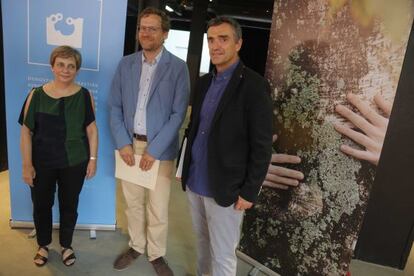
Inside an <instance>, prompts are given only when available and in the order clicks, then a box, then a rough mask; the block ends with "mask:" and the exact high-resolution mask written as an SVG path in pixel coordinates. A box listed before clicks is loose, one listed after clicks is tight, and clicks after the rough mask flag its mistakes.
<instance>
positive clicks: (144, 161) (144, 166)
mask: <svg viewBox="0 0 414 276" xmlns="http://www.w3.org/2000/svg"><path fill="white" fill-rule="evenodd" d="M154 162H155V158H154V157H152V156H151V155H150V154H149V153H148V152H144V154H143V155H142V157H141V160H140V162H139V167H140V169H141V170H143V171H148V170H150V169H151V168H152V165H153V164H154Z"/></svg>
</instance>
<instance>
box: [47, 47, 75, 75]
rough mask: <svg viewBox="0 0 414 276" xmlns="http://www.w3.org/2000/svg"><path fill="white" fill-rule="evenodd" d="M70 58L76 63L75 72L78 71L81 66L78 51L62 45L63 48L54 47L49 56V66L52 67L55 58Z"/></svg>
mask: <svg viewBox="0 0 414 276" xmlns="http://www.w3.org/2000/svg"><path fill="white" fill-rule="evenodd" d="M58 57H60V58H71V57H73V59H74V60H75V63H76V70H79V68H80V67H81V65H82V56H81V54H80V53H79V51H78V50H76V49H74V48H72V47H70V46H67V45H63V46H59V47H56V48H55V49H53V51H52V53H51V54H50V65H51V66H53V65H54V64H55V60H56V58H58Z"/></svg>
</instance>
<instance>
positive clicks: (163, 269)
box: [150, 257, 174, 276]
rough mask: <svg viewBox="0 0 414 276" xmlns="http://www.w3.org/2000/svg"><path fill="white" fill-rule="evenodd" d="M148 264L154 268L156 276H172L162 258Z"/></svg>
mask: <svg viewBox="0 0 414 276" xmlns="http://www.w3.org/2000/svg"><path fill="white" fill-rule="evenodd" d="M150 263H151V264H152V266H153V267H154V269H155V272H157V275H158V276H174V273H173V272H172V270H171V268H170V267H169V266H168V264H167V262H166V261H165V260H164V258H163V257H159V258H157V259H155V260H153V261H151V262H150Z"/></svg>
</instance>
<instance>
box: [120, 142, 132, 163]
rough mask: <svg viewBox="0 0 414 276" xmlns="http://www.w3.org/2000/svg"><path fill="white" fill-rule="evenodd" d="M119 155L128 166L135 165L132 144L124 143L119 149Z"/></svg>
mask: <svg viewBox="0 0 414 276" xmlns="http://www.w3.org/2000/svg"><path fill="white" fill-rule="evenodd" d="M119 155H120V156H121V158H122V160H124V162H125V163H126V164H127V165H128V166H134V165H135V157H134V150H133V148H132V145H125V146H123V147H122V148H121V149H119Z"/></svg>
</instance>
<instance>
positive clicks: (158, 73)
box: [148, 48, 170, 101]
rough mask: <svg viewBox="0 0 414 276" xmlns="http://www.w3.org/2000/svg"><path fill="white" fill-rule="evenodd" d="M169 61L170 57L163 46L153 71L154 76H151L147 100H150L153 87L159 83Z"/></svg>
mask: <svg viewBox="0 0 414 276" xmlns="http://www.w3.org/2000/svg"><path fill="white" fill-rule="evenodd" d="M169 63H170V57H169V53H168V52H167V50H166V49H165V48H164V49H163V52H162V55H161V58H160V61H159V63H158V64H157V69H156V70H155V72H154V77H153V78H152V83H151V89H150V93H149V95H148V101H150V100H151V97H152V94H154V91H155V89H156V88H157V86H158V84H159V83H160V81H161V79H162V77H163V76H164V75H165V71H166V70H167V68H168V64H169Z"/></svg>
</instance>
